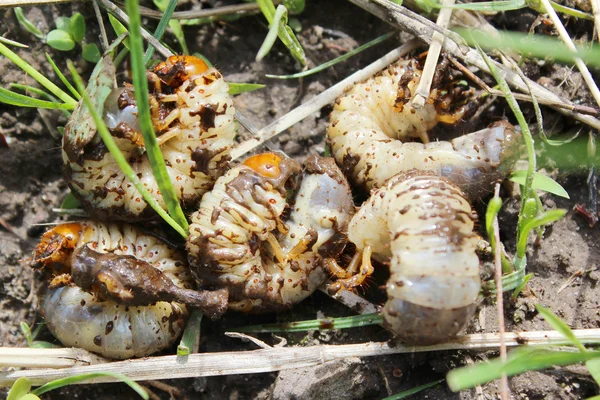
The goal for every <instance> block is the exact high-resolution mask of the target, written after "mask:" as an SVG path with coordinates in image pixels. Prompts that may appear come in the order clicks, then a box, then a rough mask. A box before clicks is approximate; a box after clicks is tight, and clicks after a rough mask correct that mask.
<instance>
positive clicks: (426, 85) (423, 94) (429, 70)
mask: <svg viewBox="0 0 600 400" xmlns="http://www.w3.org/2000/svg"><path fill="white" fill-rule="evenodd" d="M440 4H441V5H442V6H451V5H453V4H454V0H442V1H441V3H440ZM450 17H452V8H451V7H444V8H442V9H441V11H440V13H439V14H438V18H437V21H436V24H437V25H438V26H440V27H441V28H447V27H448V23H449V22H450ZM445 39H446V37H445V36H444V35H442V34H441V33H439V32H434V33H433V37H432V38H431V45H430V46H429V52H428V53H427V58H426V59H425V65H424V66H423V73H422V74H421V79H420V80H419V84H418V86H417V88H416V90H415V96H414V97H413V100H412V106H413V108H416V109H419V108H421V107H423V106H424V105H425V102H426V101H427V99H428V98H429V91H430V90H431V83H432V82H433V75H434V74H435V70H436V67H437V63H438V59H439V58H440V52H441V51H442V44H443V43H444V40H445Z"/></svg>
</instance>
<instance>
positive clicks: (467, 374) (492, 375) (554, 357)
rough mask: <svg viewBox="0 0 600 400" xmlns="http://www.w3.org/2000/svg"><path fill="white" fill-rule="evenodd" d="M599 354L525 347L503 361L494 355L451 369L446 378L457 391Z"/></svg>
mask: <svg viewBox="0 0 600 400" xmlns="http://www.w3.org/2000/svg"><path fill="white" fill-rule="evenodd" d="M599 358H600V352H596V351H595V352H589V351H588V352H586V353H581V352H577V353H574V352H566V351H558V350H546V349H540V348H537V349H535V348H524V349H519V350H515V351H513V352H511V354H509V356H508V360H507V361H506V362H503V361H502V360H500V359H499V358H496V359H494V360H491V361H489V362H485V363H478V364H475V365H470V366H468V367H463V368H458V369H455V370H453V371H450V372H449V373H448V375H447V377H446V380H447V381H448V386H449V387H450V389H451V390H452V391H454V392H457V391H459V390H464V389H469V388H472V387H475V386H477V385H483V384H484V383H487V382H490V381H493V380H496V379H499V378H500V377H501V376H502V374H506V375H507V376H509V377H510V376H513V375H517V374H520V373H523V372H526V371H538V370H541V369H544V368H549V367H553V366H561V365H571V364H576V363H580V362H585V361H588V360H592V359H599Z"/></svg>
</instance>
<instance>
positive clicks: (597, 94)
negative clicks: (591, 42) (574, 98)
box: [541, 0, 600, 106]
mask: <svg viewBox="0 0 600 400" xmlns="http://www.w3.org/2000/svg"><path fill="white" fill-rule="evenodd" d="M541 3H542V5H543V6H544V8H545V9H546V12H547V13H548V16H549V17H550V19H551V20H552V22H553V23H554V27H555V28H556V30H557V31H558V36H559V37H560V40H562V41H563V43H564V44H565V46H567V48H568V49H569V50H571V51H572V52H573V53H577V48H576V47H575V44H574V43H573V40H571V37H570V36H569V34H568V33H567V30H566V29H565V26H564V25H563V24H562V22H561V21H560V18H558V14H556V11H554V8H552V5H551V4H550V1H549V0H541ZM574 60H575V65H576V66H577V69H579V72H580V73H581V76H582V77H583V80H584V81H585V83H586V84H587V86H588V89H590V92H591V93H592V96H593V97H594V100H596V104H598V106H600V90H599V89H598V86H597V85H596V82H595V81H594V78H593V77H592V74H591V73H590V70H589V69H588V67H587V65H585V63H584V62H583V60H582V59H581V58H579V57H574Z"/></svg>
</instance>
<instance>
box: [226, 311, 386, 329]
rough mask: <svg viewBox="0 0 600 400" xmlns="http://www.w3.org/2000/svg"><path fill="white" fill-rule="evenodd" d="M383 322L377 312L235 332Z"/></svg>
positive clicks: (317, 327) (364, 324)
mask: <svg viewBox="0 0 600 400" xmlns="http://www.w3.org/2000/svg"><path fill="white" fill-rule="evenodd" d="M380 324H383V317H382V316H381V315H379V314H362V315H353V316H350V317H340V318H327V319H312V320H308V321H295V322H284V323H280V324H262V325H251V326H244V327H241V328H237V329H236V331H237V332H245V333H269V332H304V331H308V330H317V329H322V330H327V329H346V328H356V327H360V326H367V325H380Z"/></svg>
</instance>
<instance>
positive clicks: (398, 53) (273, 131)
mask: <svg viewBox="0 0 600 400" xmlns="http://www.w3.org/2000/svg"><path fill="white" fill-rule="evenodd" d="M417 45H418V43H417V42H416V41H413V40H411V41H410V42H408V43H405V44H403V45H402V46H400V47H398V48H397V49H395V50H392V51H391V52H389V53H388V54H386V55H385V56H383V57H382V58H380V59H379V60H377V61H375V62H374V63H372V64H370V65H369V66H367V67H366V68H364V69H362V70H360V71H357V72H355V73H354V74H352V75H350V76H349V77H347V78H346V79H344V80H343V81H340V82H338V83H337V84H335V85H333V86H332V87H330V88H329V89H327V90H325V91H324V92H323V93H321V94H319V95H318V96H316V97H313V98H312V99H311V100H309V101H307V102H306V103H304V104H302V105H300V106H298V107H296V108H295V109H293V110H292V111H290V112H289V113H287V114H286V115H284V116H283V117H281V118H279V119H278V120H276V121H274V122H272V123H270V124H269V125H267V126H266V127H264V128H262V129H261V130H259V131H258V132H257V133H256V135H255V136H254V137H253V138H251V139H248V140H246V141H244V142H242V143H240V144H239V145H237V146H236V147H235V148H233V150H232V151H231V158H232V159H234V160H235V159H236V158H239V157H241V156H243V155H244V154H247V153H249V152H251V151H252V150H254V149H255V148H257V147H258V146H260V145H261V144H263V143H265V142H266V141H267V140H270V139H271V138H273V137H275V136H277V135H278V134H279V133H281V132H283V131H284V130H286V129H287V128H289V127H290V126H292V125H294V124H295V123H297V122H299V121H302V120H303V119H304V118H306V117H308V116H309V115H311V114H312V113H314V112H316V111H318V110H320V109H321V108H323V107H324V106H326V105H327V104H330V103H333V102H334V101H335V99H336V98H338V97H339V96H340V95H341V94H342V93H344V92H345V91H346V90H348V89H350V88H351V87H352V86H354V85H355V84H356V83H358V82H361V81H364V80H365V79H368V78H370V77H371V76H373V75H374V74H375V73H377V72H379V71H381V70H382V69H384V68H386V67H387V66H388V65H390V64H391V63H393V62H394V61H396V60H397V59H398V58H400V57H402V56H404V55H406V54H408V53H409V52H410V51H412V50H413V49H415V48H416V47H417Z"/></svg>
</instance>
